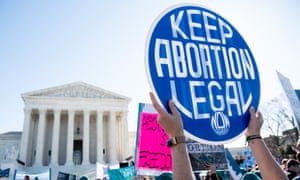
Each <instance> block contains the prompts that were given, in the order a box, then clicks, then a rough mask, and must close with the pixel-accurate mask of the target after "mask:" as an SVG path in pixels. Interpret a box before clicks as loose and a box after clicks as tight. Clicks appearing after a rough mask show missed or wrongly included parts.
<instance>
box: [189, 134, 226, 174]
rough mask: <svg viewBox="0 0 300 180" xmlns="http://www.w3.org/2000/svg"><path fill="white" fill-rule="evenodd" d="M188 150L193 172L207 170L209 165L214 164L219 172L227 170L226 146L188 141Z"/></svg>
mask: <svg viewBox="0 0 300 180" xmlns="http://www.w3.org/2000/svg"><path fill="white" fill-rule="evenodd" d="M187 150H188V153H189V156H190V160H191V164H192V168H193V171H201V170H207V164H212V165H214V166H216V167H217V169H218V170H223V169H227V161H226V155H225V150H224V145H212V144H202V143H199V142H196V141H193V140H188V142H187Z"/></svg>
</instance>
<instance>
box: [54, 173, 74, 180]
mask: <svg viewBox="0 0 300 180" xmlns="http://www.w3.org/2000/svg"><path fill="white" fill-rule="evenodd" d="M56 180H76V175H74V174H69V173H64V172H58V175H57V179H56Z"/></svg>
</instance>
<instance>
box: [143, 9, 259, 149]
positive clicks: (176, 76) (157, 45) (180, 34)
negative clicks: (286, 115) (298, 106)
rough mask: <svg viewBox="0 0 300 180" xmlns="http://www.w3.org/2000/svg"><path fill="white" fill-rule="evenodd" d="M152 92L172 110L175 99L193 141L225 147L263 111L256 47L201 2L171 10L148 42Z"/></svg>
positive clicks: (147, 54) (163, 14)
mask: <svg viewBox="0 0 300 180" xmlns="http://www.w3.org/2000/svg"><path fill="white" fill-rule="evenodd" d="M145 49H146V52H145V54H146V55H145V67H146V72H147V76H148V80H149V84H150V86H151V89H152V91H153V92H154V94H155V95H156V97H157V98H158V100H159V102H160V104H162V105H163V106H164V107H165V109H166V110H169V109H168V104H167V102H168V100H170V99H172V100H173V102H174V104H175V105H176V107H177V108H178V110H179V112H180V114H181V117H182V119H183V125H184V129H185V132H186V134H187V135H189V137H190V138H191V139H194V140H196V141H202V143H205V144H224V143H227V142H230V141H232V140H234V139H236V138H238V136H240V135H242V134H243V132H244V130H245V129H246V128H247V126H248V122H249V116H250V114H249V108H250V106H254V108H255V109H257V107H258V104H259V98H260V81H259V73H258V69H257V66H256V63H255V59H254V57H253V55H252V53H251V50H250V48H249V47H248V45H247V43H246V42H245V40H244V39H243V37H242V36H241V35H240V34H239V32H238V31H237V30H236V29H235V28H234V27H233V26H232V25H231V24H230V23H229V22H228V21H227V20H226V19H225V18H223V17H222V16H220V15H219V14H217V13H215V12H213V11H211V10H209V9H207V8H204V7H201V6H199V5H198V4H180V5H176V6H173V7H170V8H169V9H167V10H165V11H164V12H163V13H161V14H160V16H159V17H158V18H156V21H155V22H154V23H153V25H152V27H151V29H150V32H149V35H148V38H147V42H146V48H145Z"/></svg>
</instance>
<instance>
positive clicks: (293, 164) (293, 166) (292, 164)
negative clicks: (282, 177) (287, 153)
mask: <svg viewBox="0 0 300 180" xmlns="http://www.w3.org/2000/svg"><path fill="white" fill-rule="evenodd" d="M287 169H288V170H290V171H293V172H296V173H298V172H299V171H300V167H299V162H298V161H297V160H295V159H289V160H288V162H287Z"/></svg>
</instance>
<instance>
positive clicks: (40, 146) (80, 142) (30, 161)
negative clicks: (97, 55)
mask: <svg viewBox="0 0 300 180" xmlns="http://www.w3.org/2000/svg"><path fill="white" fill-rule="evenodd" d="M22 98H23V100H24V124H23V132H22V138H21V141H20V140H19V144H18V147H17V146H14V147H15V149H16V151H17V152H15V154H14V156H16V157H14V158H17V159H18V161H19V162H21V166H20V163H18V165H19V166H20V167H21V168H22V169H23V170H26V168H29V169H32V168H33V169H34V168H43V167H46V168H47V167H51V168H55V167H63V166H69V167H72V166H76V167H78V166H85V165H89V166H90V165H93V164H96V163H97V162H100V163H103V164H117V163H118V162H120V161H123V160H124V159H125V158H126V157H128V156H130V155H132V154H129V140H128V138H129V137H128V122H127V121H128V120H127V114H128V104H129V102H130V99H129V98H128V97H125V96H122V95H119V94H116V93H113V92H110V91H107V90H104V89H101V88H98V87H95V86H92V85H89V84H86V83H83V82H75V83H71V84H66V85H62V86H57V87H53V88H47V89H42V90H37V91H32V92H28V93H24V94H22ZM6 154H8V155H9V153H6ZM11 155H12V153H11ZM2 159H4V158H2Z"/></svg>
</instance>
